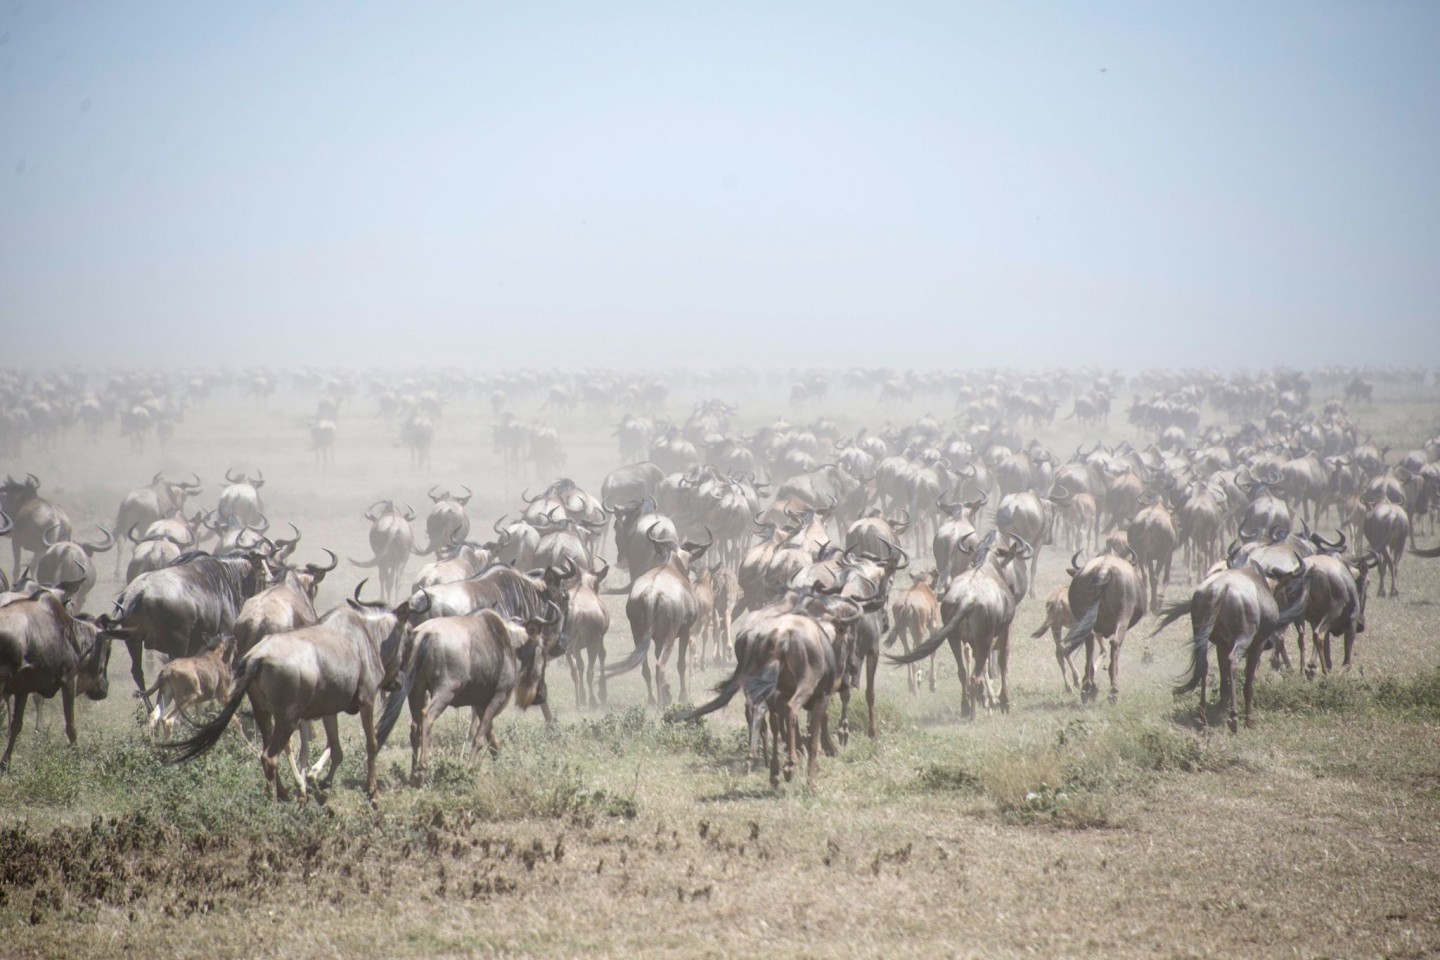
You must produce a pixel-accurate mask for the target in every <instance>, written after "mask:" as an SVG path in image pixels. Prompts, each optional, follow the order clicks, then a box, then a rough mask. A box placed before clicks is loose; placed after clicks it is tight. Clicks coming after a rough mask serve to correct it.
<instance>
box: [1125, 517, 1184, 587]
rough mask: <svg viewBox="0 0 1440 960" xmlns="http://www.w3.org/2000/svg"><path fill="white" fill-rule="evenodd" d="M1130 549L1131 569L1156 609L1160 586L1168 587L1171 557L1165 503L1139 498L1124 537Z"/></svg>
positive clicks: (1171, 531) (1172, 545)
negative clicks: (1132, 560)
mask: <svg viewBox="0 0 1440 960" xmlns="http://www.w3.org/2000/svg"><path fill="white" fill-rule="evenodd" d="M1125 536H1126V540H1127V541H1128V542H1129V544H1130V549H1131V550H1133V551H1135V566H1136V567H1137V568H1138V569H1139V570H1140V575H1141V577H1142V578H1143V579H1144V581H1145V585H1146V586H1147V587H1149V590H1150V606H1152V607H1155V608H1158V607H1159V606H1160V585H1161V579H1162V577H1163V579H1164V585H1165V586H1167V587H1168V586H1169V585H1170V561H1171V558H1173V557H1174V556H1175V541H1176V536H1175V521H1174V520H1173V519H1172V518H1171V516H1170V510H1169V508H1167V507H1166V505H1165V501H1164V500H1163V499H1161V498H1159V497H1156V496H1155V495H1153V494H1148V493H1147V494H1142V495H1141V497H1140V509H1139V510H1138V511H1137V512H1136V514H1135V518H1134V519H1133V520H1131V521H1130V525H1129V527H1128V528H1127V530H1126V533H1125Z"/></svg>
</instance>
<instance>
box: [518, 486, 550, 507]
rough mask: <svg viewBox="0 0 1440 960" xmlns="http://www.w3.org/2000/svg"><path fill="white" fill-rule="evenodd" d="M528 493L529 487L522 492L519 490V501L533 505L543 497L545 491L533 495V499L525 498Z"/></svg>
mask: <svg viewBox="0 0 1440 960" xmlns="http://www.w3.org/2000/svg"><path fill="white" fill-rule="evenodd" d="M529 493H530V488H529V487H526V488H525V489H524V490H521V491H520V499H521V500H524V501H525V502H526V503H534V502H535V501H536V500H539V499H540V498H541V497H543V496H545V491H543V490H542V491H540V492H539V493H537V494H535V496H533V497H531V496H527V494H529Z"/></svg>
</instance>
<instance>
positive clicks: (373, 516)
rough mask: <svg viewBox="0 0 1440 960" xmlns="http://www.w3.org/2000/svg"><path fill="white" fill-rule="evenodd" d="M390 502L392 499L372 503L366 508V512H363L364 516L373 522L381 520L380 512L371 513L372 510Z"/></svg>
mask: <svg viewBox="0 0 1440 960" xmlns="http://www.w3.org/2000/svg"><path fill="white" fill-rule="evenodd" d="M389 502H390V501H388V500H376V501H375V502H374V503H372V504H370V506H368V507H366V508H365V513H364V514H363V516H364V517H365V519H366V520H369V521H370V522H371V523H374V522H375V521H376V520H379V519H380V517H379V515H378V514H373V513H371V512H370V511H372V510H374V509H375V508H376V507H383V506H385V505H386V504H387V503H389Z"/></svg>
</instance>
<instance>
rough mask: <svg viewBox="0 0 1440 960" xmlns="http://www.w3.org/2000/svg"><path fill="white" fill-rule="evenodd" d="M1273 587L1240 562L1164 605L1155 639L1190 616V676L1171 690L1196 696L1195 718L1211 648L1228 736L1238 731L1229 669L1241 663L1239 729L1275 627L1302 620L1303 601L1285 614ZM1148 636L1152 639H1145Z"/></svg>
mask: <svg viewBox="0 0 1440 960" xmlns="http://www.w3.org/2000/svg"><path fill="white" fill-rule="evenodd" d="M1277 585H1278V584H1277V582H1276V581H1274V580H1271V579H1268V578H1267V577H1266V576H1265V573H1264V572H1263V571H1262V570H1261V569H1260V568H1259V567H1258V566H1257V565H1256V564H1254V563H1252V562H1251V561H1250V560H1248V559H1246V558H1239V560H1238V565H1237V566H1234V567H1228V568H1226V569H1224V570H1221V571H1219V572H1218V573H1214V574H1212V575H1210V576H1209V577H1207V578H1206V579H1205V580H1204V582H1202V583H1201V584H1200V586H1198V587H1197V588H1196V589H1195V593H1194V595H1193V596H1192V597H1191V598H1190V599H1189V600H1184V601H1180V602H1177V603H1173V604H1170V605H1168V606H1167V607H1166V608H1165V612H1164V614H1163V616H1162V617H1161V618H1160V622H1159V626H1157V627H1156V628H1155V633H1158V632H1159V631H1160V630H1161V629H1163V628H1164V627H1165V626H1167V625H1168V624H1170V623H1173V622H1174V621H1176V620H1178V619H1180V618H1181V617H1183V616H1185V615H1186V614H1188V615H1189V616H1190V625H1191V639H1190V671H1189V676H1188V677H1187V678H1184V679H1183V680H1182V682H1181V683H1179V684H1177V685H1176V687H1175V695H1176V696H1177V697H1178V696H1181V695H1183V694H1186V693H1189V692H1190V691H1192V690H1195V689H1196V688H1199V690H1200V714H1201V716H1202V717H1203V716H1204V713H1205V683H1206V676H1207V674H1208V672H1209V666H1210V647H1211V645H1212V644H1213V645H1214V646H1215V648H1216V653H1217V655H1218V656H1217V659H1218V662H1219V665H1220V706H1221V708H1222V709H1223V710H1225V712H1226V715H1227V719H1228V723H1229V726H1230V732H1232V733H1234V732H1236V731H1237V730H1238V729H1239V723H1238V718H1237V714H1236V710H1235V677H1234V672H1235V666H1236V663H1237V661H1239V660H1241V659H1244V661H1245V725H1246V726H1247V727H1248V726H1250V725H1251V723H1252V720H1251V716H1250V706H1251V703H1252V695H1253V692H1254V684H1255V668H1256V666H1257V665H1258V664H1259V662H1260V654H1261V652H1262V651H1263V650H1264V648H1265V644H1266V641H1267V640H1269V639H1270V638H1271V637H1272V636H1273V635H1274V634H1275V632H1276V631H1277V630H1279V629H1280V628H1281V627H1284V626H1288V625H1289V624H1291V623H1294V622H1295V621H1296V620H1298V619H1300V617H1301V616H1303V615H1304V609H1305V598H1304V597H1303V596H1302V597H1301V598H1300V600H1299V601H1298V602H1297V603H1296V604H1294V605H1293V606H1291V607H1290V608H1288V609H1287V610H1285V611H1281V610H1280V608H1279V605H1278V604H1277V603H1276V602H1275V587H1276V586H1277ZM1151 636H1154V633H1152V634H1151Z"/></svg>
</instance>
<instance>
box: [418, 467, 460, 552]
mask: <svg viewBox="0 0 1440 960" xmlns="http://www.w3.org/2000/svg"><path fill="white" fill-rule="evenodd" d="M462 488H463V489H464V491H465V496H463V497H456V496H452V495H451V493H450V491H449V490H440V488H439V487H431V488H430V492H429V493H428V494H426V495H427V496H428V497H429V498H430V500H431V502H432V503H434V504H435V505H434V506H433V507H431V508H430V515H429V516H428V517H426V518H425V534H426V536H427V537H428V538H429V540H430V542H429V543H428V544H426V545H425V546H424V547H420V546H416V547H414V548H413V552H414V553H415V554H417V555H421V556H423V555H424V554H427V553H434V552H435V551H436V550H438V549H440V548H441V547H444V546H445V545H447V544H450V543H453V542H455V541H457V540H464V539H465V538H466V537H468V536H470V517H469V516H468V515H467V514H466V513H465V505H466V504H467V503H469V502H470V497H471V496H472V494H471V492H470V488H469V487H465V486H464V485H463V484H462ZM437 490H439V491H440V492H439V493H436V491H437Z"/></svg>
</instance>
